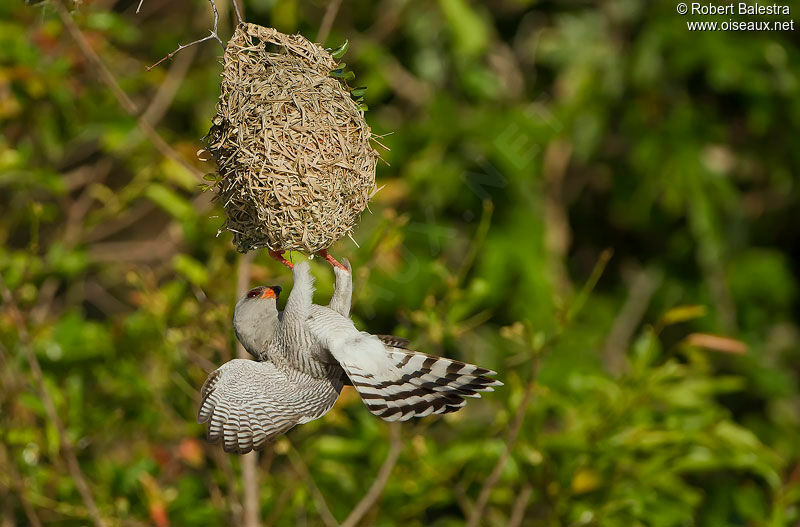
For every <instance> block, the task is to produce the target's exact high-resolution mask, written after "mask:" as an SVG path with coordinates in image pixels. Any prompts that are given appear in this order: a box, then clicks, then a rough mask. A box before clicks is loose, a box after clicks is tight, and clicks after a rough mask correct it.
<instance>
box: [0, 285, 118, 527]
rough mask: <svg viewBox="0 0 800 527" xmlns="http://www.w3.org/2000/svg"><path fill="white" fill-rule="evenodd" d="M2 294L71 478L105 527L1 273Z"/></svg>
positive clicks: (95, 518)
mask: <svg viewBox="0 0 800 527" xmlns="http://www.w3.org/2000/svg"><path fill="white" fill-rule="evenodd" d="M0 295H2V297H3V301H4V302H5V304H6V306H7V308H8V310H9V313H10V315H11V318H12V319H13V320H14V324H15V325H16V327H17V332H18V335H19V343H20V347H21V348H22V351H23V353H24V354H25V357H26V359H27V360H28V365H29V366H30V368H31V372H32V373H33V378H34V381H35V382H36V387H37V388H38V390H39V393H40V395H41V397H42V404H43V405H44V409H45V412H46V413H47V418H48V419H49V420H50V422H51V423H53V426H55V428H56V431H57V432H58V438H59V443H60V448H61V454H62V455H63V456H64V461H66V463H67V470H69V473H70V476H72V479H73V481H74V482H75V487H76V488H77V489H78V493H79V494H80V495H81V499H83V503H84V505H85V506H86V510H87V511H88V512H89V517H90V518H91V519H92V523H94V524H95V527H106V525H107V524H106V522H105V520H104V519H103V518H102V516H100V511H99V509H98V508H97V504H96V503H95V501H94V497H93V496H92V492H91V490H90V489H89V484H88V483H87V482H86V478H85V477H84V476H83V472H81V467H80V464H79V463H78V458H77V456H76V455H75V450H74V449H73V448H72V443H70V441H69V438H68V437H67V433H66V431H65V430H64V424H63V423H62V422H61V419H60V417H59V415H58V410H56V405H55V403H54V402H53V399H52V397H50V393H49V392H48V391H47V388H46V387H45V384H44V374H43V373H42V367H41V366H40V365H39V360H38V359H37V358H36V354H35V353H34V352H33V348H32V347H31V340H30V335H28V330H27V328H26V327H25V319H24V318H23V316H22V313H20V311H19V308H18V307H17V303H16V301H15V300H14V297H13V295H12V294H11V290H10V289H9V288H8V286H7V285H6V282H5V280H3V277H2V276H0Z"/></svg>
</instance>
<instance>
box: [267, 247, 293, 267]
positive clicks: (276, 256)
mask: <svg viewBox="0 0 800 527" xmlns="http://www.w3.org/2000/svg"><path fill="white" fill-rule="evenodd" d="M285 252H286V251H272V250H270V252H269V255H270V256H271V257H272V258H274V259H276V260H278V261H279V262H280V263H282V264H283V265H285V266H286V267H288V268H289V269H294V264H293V263H292V262H290V261H289V260H287V259H286V258H284V257H283V253H285Z"/></svg>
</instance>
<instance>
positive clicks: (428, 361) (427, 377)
mask: <svg viewBox="0 0 800 527" xmlns="http://www.w3.org/2000/svg"><path fill="white" fill-rule="evenodd" d="M384 350H385V353H386V356H387V359H388V363H389V364H390V365H391V367H389V368H386V369H385V370H383V371H381V372H375V371H372V372H371V371H367V369H365V368H363V367H360V366H359V364H358V363H356V364H352V365H349V367H345V370H346V371H347V374H348V375H349V376H350V380H351V381H352V383H353V386H354V387H355V389H356V390H357V391H358V393H359V395H360V396H361V399H362V400H363V401H364V403H365V404H366V405H367V408H368V409H369V411H370V412H372V413H373V414H375V415H377V416H378V417H380V418H382V419H384V420H386V421H406V420H408V419H410V418H411V417H423V416H426V415H430V414H442V413H449V412H455V411H456V410H458V409H459V408H461V407H463V406H464V405H465V404H466V401H465V400H464V398H465V397H480V392H491V391H493V388H492V387H493V386H502V384H503V383H501V382H500V381H497V380H495V379H491V378H489V377H488V375H495V372H493V371H491V370H487V369H485V368H479V367H478V366H474V365H472V364H466V363H463V362H459V361H456V360H451V359H446V358H442V357H433V356H431V355H426V354H424V353H417V352H414V351H407V350H404V349H400V348H396V347H385V348H384Z"/></svg>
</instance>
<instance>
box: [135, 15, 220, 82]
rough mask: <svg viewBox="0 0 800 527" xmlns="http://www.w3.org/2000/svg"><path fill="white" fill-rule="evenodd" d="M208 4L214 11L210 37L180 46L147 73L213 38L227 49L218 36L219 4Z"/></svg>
mask: <svg viewBox="0 0 800 527" xmlns="http://www.w3.org/2000/svg"><path fill="white" fill-rule="evenodd" d="M208 2H209V3H210V4H211V9H212V10H213V11H214V29H212V30H211V34H210V35H208V36H207V37H203V38H199V39H197V40H195V41H194V42H189V43H188V44H186V45H184V44H179V45H178V49H176V50H175V51H173V52H172V53H170V54H169V55H167V56H166V57H164V58H162V59H161V60H159V61H158V62H156V63H155V64H153V65H152V66H148V67H147V71H150V70H151V69H153V68H155V67H156V66H158V65H159V64H161V63H162V62H164V61H165V60H168V59H171V58H172V57H174V56H175V54H176V53H179V52H180V51H181V50H184V49H186V48H188V47H190V46H194V45H195V44H200V43H201V42H205V41H206V40H211V39H212V38H213V39H214V40H216V41H217V42H219V45H220V46H222V48H223V49H225V44H224V43H223V42H222V39H221V38H219V35H217V27H218V26H219V12H218V11H217V4H216V3H214V0H208Z"/></svg>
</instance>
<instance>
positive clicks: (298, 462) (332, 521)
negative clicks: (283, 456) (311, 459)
mask: <svg viewBox="0 0 800 527" xmlns="http://www.w3.org/2000/svg"><path fill="white" fill-rule="evenodd" d="M287 441H288V439H287ZM288 457H289V462H290V463H291V464H292V467H293V468H294V470H295V472H297V475H298V476H300V478H301V479H302V480H303V481H304V482H305V484H306V485H307V486H308V490H309V491H310V492H311V497H312V498H313V499H314V503H315V504H316V505H317V512H319V516H320V518H322V523H324V524H325V525H326V526H327V527H339V522H337V521H336V518H335V517H334V516H333V513H332V512H331V509H330V507H328V502H326V501H325V496H323V495H322V492H320V490H319V487H317V484H316V483H314V478H312V477H311V473H310V472H309V471H308V467H307V466H306V464H305V462H304V461H303V458H302V457H300V453H299V452H298V451H297V449H295V448H294V445H290V447H289V452H288Z"/></svg>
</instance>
